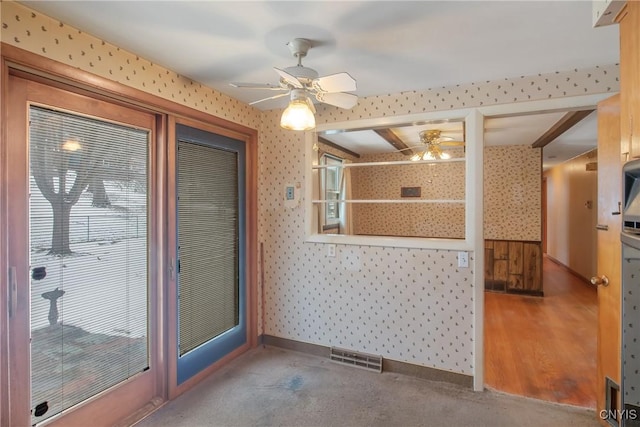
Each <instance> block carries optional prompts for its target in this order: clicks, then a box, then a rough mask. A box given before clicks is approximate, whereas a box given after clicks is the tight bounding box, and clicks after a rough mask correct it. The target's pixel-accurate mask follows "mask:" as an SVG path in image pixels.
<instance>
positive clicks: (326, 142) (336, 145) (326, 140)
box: [318, 136, 360, 159]
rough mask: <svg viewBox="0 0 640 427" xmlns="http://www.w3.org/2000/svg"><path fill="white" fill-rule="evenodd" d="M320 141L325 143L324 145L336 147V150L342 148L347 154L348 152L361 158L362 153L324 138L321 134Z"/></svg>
mask: <svg viewBox="0 0 640 427" xmlns="http://www.w3.org/2000/svg"><path fill="white" fill-rule="evenodd" d="M318 142H319V143H321V144H324V145H328V146H329V147H331V148H335V149H336V150H340V151H342V152H343V153H346V154H348V155H350V156H353V157H355V158H357V159H359V158H360V154H358V153H356V152H355V151H351V150H349V149H347V148H344V147H342V146H340V145H338V144H336V143H334V142H331V141H329V140H328V139H326V138H323V137H321V136H319V137H318Z"/></svg>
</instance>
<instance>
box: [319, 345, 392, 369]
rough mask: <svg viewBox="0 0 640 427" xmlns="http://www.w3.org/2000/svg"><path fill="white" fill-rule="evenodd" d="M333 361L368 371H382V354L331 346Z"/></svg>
mask: <svg viewBox="0 0 640 427" xmlns="http://www.w3.org/2000/svg"><path fill="white" fill-rule="evenodd" d="M330 358H331V361H332V362H336V363H340V364H343V365H349V366H355V367H356V368H361V369H366V370H368V371H374V372H382V356H376V355H375V354H367V353H360V352H357V351H353V350H345V349H343V348H337V347H331V355H330Z"/></svg>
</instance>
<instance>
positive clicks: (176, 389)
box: [169, 343, 251, 400]
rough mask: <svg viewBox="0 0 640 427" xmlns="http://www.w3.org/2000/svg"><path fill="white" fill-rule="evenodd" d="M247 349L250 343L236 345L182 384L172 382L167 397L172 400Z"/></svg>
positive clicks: (249, 347) (249, 348)
mask: <svg viewBox="0 0 640 427" xmlns="http://www.w3.org/2000/svg"><path fill="white" fill-rule="evenodd" d="M249 350H251V344H250V343H247V344H244V345H243V346H241V347H238V348H237V349H235V350H233V351H232V352H231V353H229V354H227V355H226V356H224V357H223V358H221V359H220V360H218V361H217V362H215V363H214V364H213V365H211V366H209V367H208V368H206V369H204V370H202V371H200V372H198V373H197V374H196V375H194V376H192V377H191V378H189V379H188V380H186V381H185V382H183V383H182V384H179V385H175V384H174V386H173V387H172V393H171V394H170V395H169V398H170V399H171V400H173V399H175V398H176V397H178V396H180V395H181V394H182V393H184V392H186V391H189V390H191V389H192V388H193V387H195V386H196V385H198V384H199V383H200V382H201V381H202V380H204V379H206V378H207V377H208V376H209V375H211V374H213V373H214V372H216V371H217V370H218V369H220V368H222V367H223V366H224V365H226V364H227V363H229V362H231V361H232V360H234V359H235V358H236V357H238V356H240V355H241V354H243V353H245V352H247V351H249ZM173 380H175V377H174V378H173ZM174 382H175V381H172V383H174Z"/></svg>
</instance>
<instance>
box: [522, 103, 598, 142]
mask: <svg viewBox="0 0 640 427" xmlns="http://www.w3.org/2000/svg"><path fill="white" fill-rule="evenodd" d="M593 111H594V110H593V109H590V110H578V111H569V112H568V113H567V114H565V115H564V116H562V118H561V119H560V120H558V122H557V123H556V124H554V125H553V126H551V127H550V128H549V130H547V131H546V132H545V133H544V134H542V136H541V137H540V138H538V139H537V140H536V141H535V142H534V143H533V144H531V148H542V147H544V146H545V145H548V144H550V143H551V142H553V141H554V140H555V139H556V138H558V137H559V136H560V135H562V134H563V133H565V132H566V131H568V130H569V129H571V128H572V127H573V126H575V125H576V124H577V123H578V122H579V121H580V120H582V119H584V118H585V117H587V116H588V115H589V114H591V113H592V112H593Z"/></svg>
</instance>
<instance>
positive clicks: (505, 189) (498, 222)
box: [484, 145, 542, 241]
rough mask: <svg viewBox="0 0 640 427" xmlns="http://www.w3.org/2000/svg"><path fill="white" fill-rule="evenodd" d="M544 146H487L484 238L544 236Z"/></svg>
mask: <svg viewBox="0 0 640 427" xmlns="http://www.w3.org/2000/svg"><path fill="white" fill-rule="evenodd" d="M541 173H542V149H540V148H531V147H530V146H529V145H510V146H499V147H485V149H484V238H485V239H493V240H536V241H540V239H541V227H542V218H541V212H542V206H541Z"/></svg>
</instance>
